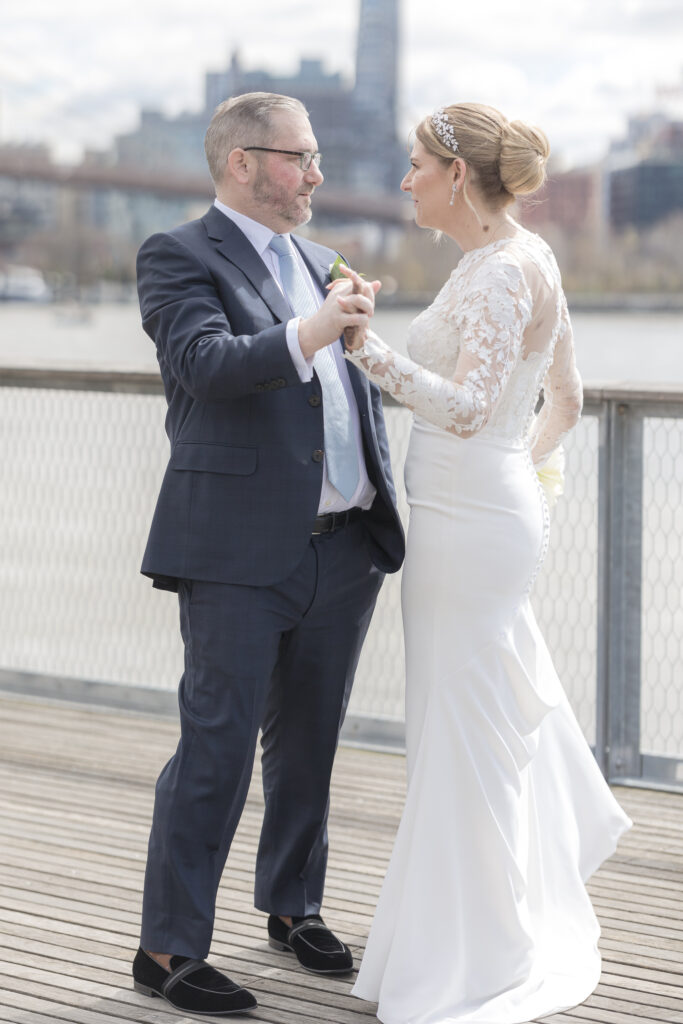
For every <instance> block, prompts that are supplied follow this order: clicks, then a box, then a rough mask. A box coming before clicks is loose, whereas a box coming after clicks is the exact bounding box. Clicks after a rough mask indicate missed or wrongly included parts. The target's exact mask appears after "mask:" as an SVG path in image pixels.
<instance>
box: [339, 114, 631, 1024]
mask: <svg viewBox="0 0 683 1024" xmlns="http://www.w3.org/2000/svg"><path fill="white" fill-rule="evenodd" d="M548 152H549V148H548V142H547V139H546V137H545V135H544V134H543V133H542V132H541V131H539V130H537V129H535V128H531V127H529V126H527V125H525V124H523V123H521V122H519V121H513V122H509V121H507V120H506V118H504V117H503V116H502V115H501V114H500V113H499V112H498V111H496V110H494V109H492V108H490V107H486V106H482V105H479V104H470V103H462V104H456V105H454V106H449V107H445V108H442V109H441V110H439V111H437V112H436V113H435V114H434V115H432V116H431V117H427V118H426V119H425V120H424V121H422V123H421V124H420V125H419V126H418V128H417V130H416V141H415V145H414V148H413V151H412V154H411V169H410V171H409V172H408V174H407V175H406V177H405V178H404V180H403V182H402V184H401V188H402V189H403V190H404V191H405V192H409V193H410V194H411V196H412V199H413V203H414V206H415V219H416V222H417V224H418V225H419V226H420V227H425V228H433V229H436V230H437V231H440V232H444V233H445V234H447V235H449V236H450V237H451V238H453V239H455V241H456V242H457V243H458V245H459V246H460V248H461V249H462V250H463V252H464V255H463V257H462V258H461V260H460V262H459V263H458V265H457V266H456V268H455V270H454V271H453V272H452V274H451V276H450V278H449V279H448V281H447V282H446V284H445V285H444V286H443V288H442V289H441V291H440V292H439V294H438V296H437V297H436V299H435V301H434V302H433V303H432V305H431V306H430V307H429V309H427V310H425V311H424V312H423V313H421V314H420V315H419V316H418V317H417V319H416V320H415V321H414V322H413V324H412V325H411V328H410V334H409V343H408V348H409V352H410V358H406V357H404V356H401V355H399V354H398V353H396V352H394V351H393V350H392V349H391V348H389V347H388V346H387V345H386V344H384V343H383V342H382V341H381V340H380V339H379V338H378V337H377V336H376V335H375V334H373V333H372V332H368V334H367V335H366V337H365V339H363V338H359V340H358V347H355V348H354V349H353V350H352V351H348V352H347V358H349V359H351V360H352V361H353V362H354V363H355V364H356V366H358V367H359V368H360V369H361V370H362V371H363V372H364V373H365V374H366V375H367V376H368V377H369V378H370V379H371V380H373V381H375V382H376V383H377V384H379V385H380V386H381V387H382V388H384V389H385V390H386V391H388V392H389V393H391V394H392V395H393V396H394V397H395V398H396V399H397V400H398V401H399V402H402V403H403V404H405V405H407V406H408V407H409V408H410V409H412V410H413V412H414V414H415V415H414V423H413V428H412V433H411V440H410V447H409V451H408V457H407V462H406V470H405V474H406V486H407V491H408V500H409V504H410V508H411V512H410V527H409V536H408V553H407V558H406V564H405V568H404V573H403V617H404V628H405V643H406V743H407V770H408V793H407V798H406V805H405V809H404V812H403V817H402V820H401V824H400V827H399V830H398V834H397V836H396V842H395V846H394V850H393V854H392V857H391V862H390V864H389V868H388V871H387V875H386V878H385V881H384V885H383V888H382V892H381V895H380V899H379V904H378V907H377V911H376V914H375V918H374V921H373V925H372V929H371V931H370V936H369V939H368V943H367V948H366V951H365V956H364V958H363V963H362V966H361V968H360V973H359V975H358V980H357V983H356V985H355V987H354V989H353V992H354V995H357V996H360V997H361V998H362V999H367V1000H372V1001H376V1002H377V1003H378V1004H379V1005H378V1009H377V1016H378V1017H379V1019H380V1020H381V1021H383V1022H384V1024H455V1022H486V1024H517V1022H524V1021H529V1020H531V1019H532V1018H535V1017H539V1016H543V1015H546V1014H550V1013H553V1012H556V1011H559V1010H562V1009H565V1008H568V1007H570V1006H574V1005H576V1004H577V1003H580V1002H582V1001H583V1000H584V999H585V998H586V997H587V996H588V995H589V994H590V993H591V992H592V991H593V989H594V988H595V986H596V985H597V983H598V980H599V976H600V955H599V953H598V949H597V940H598V936H599V925H598V922H597V920H596V917H595V914H594V912H593V909H592V907H591V903H590V900H589V898H588V895H587V893H586V889H585V887H584V882H585V881H586V879H587V878H588V877H589V876H590V875H591V874H592V872H594V871H595V870H596V868H597V867H598V866H599V865H600V863H601V862H602V861H603V860H604V859H605V858H606V857H608V856H609V855H610V854H611V853H612V852H613V850H614V848H615V845H616V842H617V839H618V837H619V836H620V835H621V833H622V832H623V831H625V830H626V829H627V828H628V827H629V825H630V822H629V820H628V818H627V817H626V815H625V814H624V813H623V812H622V810H621V808H620V807H619V806H618V804H617V803H616V801H615V800H614V798H613V797H612V795H611V793H610V791H609V789H608V787H607V785H606V783H605V782H604V780H603V778H602V776H601V774H600V772H599V770H598V768H597V765H596V763H595V761H594V759H593V757H592V755H591V752H590V749H589V748H588V746H587V744H586V741H585V740H584V738H583V735H582V734H581V732H580V730H579V726H578V724H577V722H576V720H575V718H574V715H573V714H572V712H571V710H570V708H569V705H568V703H567V699H566V697H565V695H564V693H563V691H562V687H561V685H560V683H559V680H558V678H557V676H556V674H555V671H554V669H553V665H552V662H551V659H550V656H549V654H548V651H547V649H546V646H545V643H544V641H543V638H542V637H541V635H540V633H539V630H538V627H537V625H536V622H535V619H534V616H533V613H532V611H531V607H530V604H529V593H530V591H531V588H532V585H533V582H534V579H535V577H536V574H537V573H538V570H539V568H540V566H541V563H542V561H543V557H544V554H545V551H546V548H547V543H548V525H549V516H548V506H547V503H546V500H545V497H544V494H543V490H542V487H541V485H540V483H539V479H538V476H537V472H536V471H537V470H538V469H539V468H540V467H542V466H543V464H544V463H545V462H547V460H548V459H549V458H550V457H551V456H552V454H553V453H554V452H555V451H556V449H557V448H558V446H559V445H560V443H561V441H562V439H563V438H564V437H565V435H566V434H567V432H568V431H569V430H570V429H571V428H572V427H573V426H574V425H575V423H576V422H577V420H578V418H579V414H580V411H581V401H582V393H581V382H580V378H579V376H578V374H577V371H576V368H575V363H574V351H573V343H572V332H571V327H570V323H569V318H568V315H567V305H566V301H565V297H564V294H563V292H562V287H561V283H560V275H559V271H558V268H557V264H556V262H555V259H554V257H553V254H552V252H551V251H550V249H549V248H548V246H547V245H546V244H545V242H543V241H542V240H541V239H540V238H539V237H538V236H537V235H534V234H531V233H530V232H528V231H526V230H524V229H523V228H522V227H521V226H520V225H519V224H517V223H516V222H515V221H514V220H513V219H512V218H511V217H510V216H509V214H508V212H507V207H508V205H509V204H510V203H511V202H512V201H513V200H514V199H515V197H517V196H520V195H528V194H531V193H532V192H534V191H536V189H538V188H539V187H540V185H541V184H542V183H543V181H544V179H545V162H546V159H547V156H548ZM347 276H348V277H350V278H351V280H352V282H353V284H354V286H355V289H356V291H358V292H360V293H361V294H362V295H364V296H365V297H366V298H367V297H371V296H372V295H374V291H375V290H376V288H377V287H379V285H378V284H377V283H376V282H375V284H374V285H369V284H367V283H365V282H362V281H361V279H360V278H359V277H358V276H357V275H355V274H354V273H353V272H352V271H348V273H347ZM340 291H341V289H340ZM339 301H340V303H341V304H342V305H345V306H346V307H347V308H348V309H352V308H354V307H353V302H354V300H353V296H347V297H340V299H339ZM363 301H364V299H358V303H362V302H363ZM541 389H543V395H544V403H543V407H542V409H541V412H540V414H539V415H538V416H537V417H535V416H534V410H535V408H536V405H537V401H538V398H539V394H540V392H541Z"/></svg>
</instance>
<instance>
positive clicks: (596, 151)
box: [0, 0, 683, 165]
mask: <svg viewBox="0 0 683 1024" xmlns="http://www.w3.org/2000/svg"><path fill="white" fill-rule="evenodd" d="M359 5H360V0H333V2H329V3H325V2H321V0H316V2H311V0H288V2H285V3H283V2H281V0H251V2H249V3H246V2H244V0H193V2H191V3H189V2H188V0H2V2H1V3H0V142H8V141H47V142H48V143H49V144H50V145H51V146H52V147H53V151H54V153H55V155H56V156H57V157H58V158H60V159H64V160H70V159H76V158H78V156H79V155H80V153H81V152H82V150H83V147H84V146H91V147H106V146H107V145H108V144H109V143H110V142H111V140H112V137H113V136H114V135H115V134H116V133H117V132H122V131H127V130H130V129H131V128H133V127H134V126H135V125H136V123H137V112H138V110H139V108H140V106H141V105H143V106H147V107H153V108H157V109H162V110H164V111H165V112H166V113H169V114H174V113H178V112H180V111H182V110H196V109H198V108H199V107H200V104H201V100H202V90H203V73H204V72H205V71H206V70H220V69H221V68H223V67H224V66H225V65H226V64H227V60H228V56H229V54H230V52H231V51H232V50H233V49H235V48H239V50H240V53H241V57H242V62H243V64H244V65H245V66H246V67H269V68H272V69H273V70H277V71H280V72H284V73H291V72H293V71H294V70H295V69H296V67H297V65H298V59H299V57H301V56H306V57H312V56H318V57H322V58H323V60H324V62H325V66H326V69H327V70H328V71H341V72H342V73H343V74H344V75H346V76H347V77H348V78H349V80H350V79H351V78H352V75H353V65H354V53H355V44H356V33H357V27H358V10H359ZM519 11H522V12H523V13H522V14H521V15H520V14H519V13H518V12H519ZM401 35H402V54H401V128H402V130H403V131H406V133H407V130H408V128H409V127H410V125H411V124H412V123H413V122H414V121H415V120H416V119H418V118H419V117H421V116H422V115H423V114H425V113H427V112H428V111H430V110H432V109H434V108H435V107H437V106H439V105H441V104H442V103H448V102H454V101H457V100H481V101H483V102H487V103H492V104H494V105H496V106H499V107H500V108H501V109H502V110H503V111H504V113H506V114H507V115H508V116H510V117H523V118H526V119H528V120H530V121H532V122H534V123H536V124H540V125H541V127H543V128H545V129H546V131H547V132H548V134H549V136H550V139H551V143H552V145H553V149H554V151H555V153H556V154H557V155H558V156H559V157H560V158H561V159H562V162H563V163H564V164H565V165H572V164H576V163H580V162H582V161H589V160H592V159H594V158H596V157H599V156H600V155H601V154H602V153H603V152H604V150H605V147H606V144H607V141H608V140H609V139H610V138H616V137H619V136H620V135H621V134H622V133H623V130H624V127H625V123H626V116H627V115H628V114H629V113H638V112H646V111H650V110H652V109H654V108H655V107H656V106H657V105H659V104H660V103H661V91H662V90H668V91H669V92H673V91H674V90H675V89H676V88H678V89H679V90H680V89H681V88H682V87H683V0H571V2H567V0H524V2H521V3H520V4H513V3H511V0H470V2H463V0H460V2H456V0H402V16H401ZM658 96H659V98H658ZM667 102H669V103H671V102H676V101H675V100H674V101H671V100H668V101H667ZM678 102H679V104H680V97H679V100H678ZM682 114H683V112H682Z"/></svg>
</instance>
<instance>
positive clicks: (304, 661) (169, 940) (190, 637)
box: [141, 520, 383, 959]
mask: <svg viewBox="0 0 683 1024" xmlns="http://www.w3.org/2000/svg"><path fill="white" fill-rule="evenodd" d="M382 580H383V574H382V572H380V570H379V569H377V567H376V566H375V565H374V564H373V562H372V560H371V558H370V554H369V552H368V547H367V543H366V533H365V528H364V525H363V522H362V520H360V521H357V522H354V523H352V524H350V525H349V526H347V527H345V528H343V529H341V530H338V531H336V532H334V533H329V534H322V535H320V536H314V537H312V538H311V541H310V543H309V545H308V547H307V548H306V551H305V555H304V557H303V559H302V561H301V562H300V564H299V566H298V567H297V569H296V571H295V572H294V573H293V574H292V575H291V576H290V577H289V578H288V579H286V580H285V581H283V582H282V583H280V584H276V585H272V586H267V587H254V586H244V585H232V584H225V583H208V582H203V581H197V580H184V581H181V583H180V587H179V602H180V620H181V630H182V635H183V640H184V644H185V671H184V674H183V677H182V679H181V682H180V688H179V703H180V725H181V738H180V742H179V744H178V748H177V750H176V752H175V754H174V756H173V757H172V758H171V760H170V761H169V762H168V764H167V765H166V766H165V768H164V769H163V771H162V772H161V775H160V776H159V780H158V782H157V787H156V800H155V806H154V820H153V825H152V832H151V836H150V842H149V857H148V862H147V873H146V878H145V892H144V901H143V925H142V940H141V943H142V946H143V948H144V949H147V950H151V951H153V952H160V953H173V954H176V955H179V956H189V957H196V958H200V959H201V958H204V957H205V956H206V955H207V954H208V951H209V947H210V944H211V936H212V932H213V923H214V914H215V902H216V892H217V889H218V885H219V882H220V879H221V875H222V872H223V867H224V865H225V861H226V858H227V855H228V851H229V849H230V844H231V842H232V838H233V835H234V833H235V830H236V828H237V824H238V822H239V819H240V815H241V813H242V809H243V806H244V801H245V799H246V796H247V790H248V787H249V782H250V778H251V773H252V767H253V761H254V753H255V748H256V743H257V739H258V733H259V729H262V739H261V743H262V748H263V750H262V772H263V788H264V795H265V814H264V820H263V827H262V831H261V840H260V845H259V850H258V857H257V863H256V886H255V905H256V907H257V908H258V909H260V910H263V911H265V912H268V913H272V914H281V915H283V916H284V915H305V914H313V913H317V912H318V911H319V909H320V905H321V902H322V898H323V888H324V881H325V869H326V863H327V814H328V804H329V785H330V777H331V773H332V764H333V760H334V754H335V750H336V747H337V742H338V738H339V731H340V728H341V725H342V722H343V718H344V714H345V711H346V706H347V704H348V700H349V695H350V692H351V685H352V682H353V675H354V672H355V669H356V665H357V663H358V658H359V655H360V650H361V646H362V643H363V640H364V638H365V634H366V632H367V629H368V626H369V624H370V618H371V616H372V612H373V608H374V605H375V600H376V598H377V594H378V592H379V588H380V586H381V583H382Z"/></svg>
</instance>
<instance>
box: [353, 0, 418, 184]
mask: <svg viewBox="0 0 683 1024" xmlns="http://www.w3.org/2000/svg"><path fill="white" fill-rule="evenodd" d="M398 56H399V0H361V6H360V17H359V19H358V44H357V47H356V82H355V85H354V89H353V111H354V122H355V126H356V133H357V139H358V147H357V158H356V171H357V173H356V175H355V178H354V184H355V185H356V187H360V188H368V189H374V190H377V191H385V190H390V189H393V188H395V187H396V186H397V184H398V182H399V181H400V179H401V175H402V173H403V172H404V170H405V169H403V171H402V164H404V163H405V153H403V152H402V151H401V150H399V145H398V138H397V113H398V112H397V105H398Z"/></svg>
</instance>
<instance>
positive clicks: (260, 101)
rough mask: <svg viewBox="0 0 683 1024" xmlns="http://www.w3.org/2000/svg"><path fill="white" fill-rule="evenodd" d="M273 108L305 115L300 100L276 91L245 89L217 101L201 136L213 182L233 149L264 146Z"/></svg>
mask: <svg viewBox="0 0 683 1024" xmlns="http://www.w3.org/2000/svg"><path fill="white" fill-rule="evenodd" d="M276 110H289V111H294V112H295V113H297V114H303V115H304V116H305V117H308V111H307V110H306V108H305V107H304V105H303V103H301V102H300V101H299V100H296V99H294V97H293V96H281V95H280V94H279V93H276V92H247V93H244V94H243V95H242V96H233V97H232V98H231V99H229V100H224V101H223V102H222V103H219V105H218V106H217V107H216V110H215V111H214V115H213V117H212V118H211V122H210V124H209V127H208V128H207V130H206V136H205V138H204V151H205V153H206V159H207V162H208V164H209V170H210V172H211V177H212V178H213V180H214V182H215V183H216V184H219V183H220V182H221V181H222V180H223V174H224V173H225V165H226V164H227V162H228V157H229V156H230V154H231V152H232V151H233V149H237V148H242V149H245V148H246V147H247V146H266V145H268V143H269V142H270V141H271V139H272V137H273V122H272V116H271V115H272V114H273V111H276Z"/></svg>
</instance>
